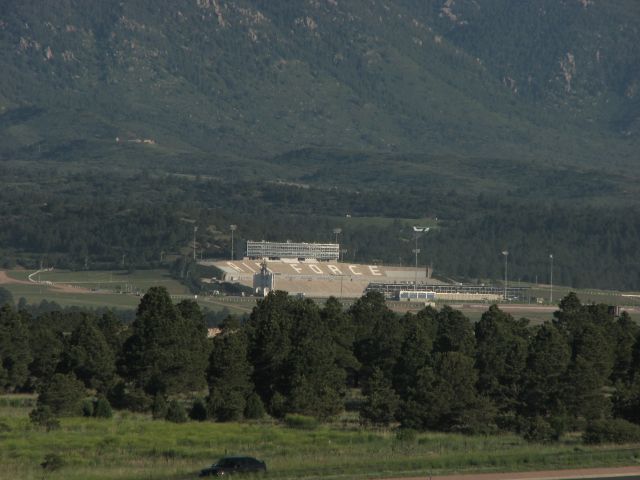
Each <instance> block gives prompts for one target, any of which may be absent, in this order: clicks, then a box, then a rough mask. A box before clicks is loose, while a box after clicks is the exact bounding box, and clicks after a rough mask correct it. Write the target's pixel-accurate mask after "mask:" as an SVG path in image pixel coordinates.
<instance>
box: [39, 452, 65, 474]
mask: <svg viewBox="0 0 640 480" xmlns="http://www.w3.org/2000/svg"><path fill="white" fill-rule="evenodd" d="M40 466H41V467H42V469H43V470H45V471H46V472H53V471H55V470H60V469H61V468H62V467H63V466H64V460H63V459H62V457H61V456H60V455H58V454H57V453H48V454H47V455H45V457H44V461H43V462H42V463H41V464H40Z"/></svg>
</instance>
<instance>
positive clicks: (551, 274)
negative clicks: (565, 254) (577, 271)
mask: <svg viewBox="0 0 640 480" xmlns="http://www.w3.org/2000/svg"><path fill="white" fill-rule="evenodd" d="M549 262H550V263H551V265H550V267H549V285H550V287H551V288H550V290H549V304H550V305H553V253H550V254H549Z"/></svg>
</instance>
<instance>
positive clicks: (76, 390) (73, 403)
mask: <svg viewBox="0 0 640 480" xmlns="http://www.w3.org/2000/svg"><path fill="white" fill-rule="evenodd" d="M84 396H85V389H84V384H83V383H82V382H81V381H80V380H78V379H77V378H76V376H75V375H74V374H67V375H65V374H62V373H56V374H55V375H53V377H51V379H50V380H49V382H47V383H46V384H45V385H44V386H43V388H42V391H41V392H40V396H39V397H38V404H39V405H46V406H48V407H50V408H51V411H52V412H53V413H54V414H56V415H68V416H74V415H78V414H80V413H82V400H83V398H84Z"/></svg>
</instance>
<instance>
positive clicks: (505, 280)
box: [502, 250, 509, 302]
mask: <svg viewBox="0 0 640 480" xmlns="http://www.w3.org/2000/svg"><path fill="white" fill-rule="evenodd" d="M502 255H504V301H505V302H506V301H507V284H508V282H507V278H508V277H507V258H509V252H508V251H507V250H504V251H503V252H502Z"/></svg>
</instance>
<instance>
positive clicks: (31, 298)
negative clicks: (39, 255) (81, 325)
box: [2, 270, 252, 314]
mask: <svg viewBox="0 0 640 480" xmlns="http://www.w3.org/2000/svg"><path fill="white" fill-rule="evenodd" d="M6 273H7V275H8V276H9V277H10V278H11V279H15V280H18V281H21V282H28V281H29V275H31V274H33V273H34V272H33V271H32V270H9V271H7V272H6ZM32 278H33V280H34V281H36V282H41V283H5V284H3V285H2V287H3V288H6V289H7V290H9V291H10V292H11V294H12V295H13V298H14V299H15V301H16V302H17V301H18V299H19V298H21V297H23V298H25V299H26V300H27V302H28V303H30V304H36V303H40V302H41V301H42V300H47V301H53V302H56V303H58V304H59V305H61V306H63V307H68V306H78V307H88V308H98V307H107V308H115V309H135V308H136V307H137V306H138V303H140V296H141V295H143V294H144V293H145V292H146V291H147V290H148V289H149V288H151V287H154V286H164V287H166V288H167V290H168V291H169V293H170V294H171V295H173V296H175V297H176V299H179V298H187V297H188V298H193V296H192V295H191V294H190V293H189V290H188V289H187V287H185V286H184V285H182V284H181V283H180V282H178V281H177V280H174V279H173V278H171V276H170V275H169V272H168V271H167V270H139V271H135V272H131V273H129V272H126V271H91V270H89V271H78V272H72V271H66V270H54V271H49V272H41V273H38V274H36V275H33V276H32ZM45 282H51V284H47V283H45ZM56 285H57V286H64V287H65V288H64V289H59V288H55V287H56ZM69 286H71V288H68V287H69ZM74 288H75V289H76V291H74ZM198 302H199V303H200V305H201V306H203V307H207V308H209V309H210V310H222V309H223V308H225V307H226V308H228V309H229V310H230V311H231V312H232V313H239V314H242V313H245V312H247V311H250V309H251V308H250V307H248V306H246V305H236V304H233V303H225V302H222V301H218V300H216V299H214V298H210V297H204V298H199V299H198ZM251 306H252V305H251Z"/></svg>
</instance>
